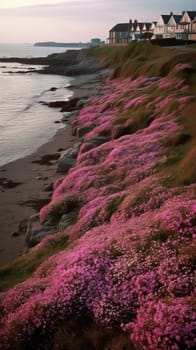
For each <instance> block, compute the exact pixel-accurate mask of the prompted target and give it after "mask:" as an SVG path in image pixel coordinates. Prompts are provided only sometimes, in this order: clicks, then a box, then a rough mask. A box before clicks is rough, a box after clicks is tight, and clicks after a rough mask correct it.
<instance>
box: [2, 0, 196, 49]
mask: <svg viewBox="0 0 196 350" xmlns="http://www.w3.org/2000/svg"><path fill="white" fill-rule="evenodd" d="M183 10H195V11H196V3H195V0H164V1H163V0H0V43H34V42H37V41H57V42H80V41H83V42H87V41H90V40H91V39H92V38H100V39H102V40H106V39H107V37H108V35H109V30H110V29H111V28H112V27H113V26H114V25H115V24H117V23H126V22H128V21H129V20H130V19H132V20H134V19H138V20H140V21H148V22H150V21H157V20H158V18H159V16H160V14H167V13H170V12H171V11H172V12H174V13H175V14H181V13H182V11H183Z"/></svg>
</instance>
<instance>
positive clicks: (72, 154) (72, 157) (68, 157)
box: [57, 142, 81, 174]
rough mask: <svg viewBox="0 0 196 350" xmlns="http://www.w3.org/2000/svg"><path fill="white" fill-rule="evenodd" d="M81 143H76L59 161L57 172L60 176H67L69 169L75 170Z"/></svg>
mask: <svg viewBox="0 0 196 350" xmlns="http://www.w3.org/2000/svg"><path fill="white" fill-rule="evenodd" d="M80 145H81V142H78V143H76V144H75V145H74V146H73V147H71V148H68V149H67V150H66V151H65V152H63V153H62V154H61V157H60V158H59V159H58V161H57V171H58V172H59V173H60V174H66V173H67V172H68V170H69V169H71V168H73V166H74V165H75V163H76V158H77V154H78V151H79V148H80Z"/></svg>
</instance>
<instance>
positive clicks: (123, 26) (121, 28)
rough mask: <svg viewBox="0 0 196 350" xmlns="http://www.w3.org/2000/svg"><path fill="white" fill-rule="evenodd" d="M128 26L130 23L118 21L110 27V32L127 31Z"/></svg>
mask: <svg viewBox="0 0 196 350" xmlns="http://www.w3.org/2000/svg"><path fill="white" fill-rule="evenodd" d="M129 28H130V23H118V24H116V25H115V26H114V27H113V28H112V29H110V32H128V30H129Z"/></svg>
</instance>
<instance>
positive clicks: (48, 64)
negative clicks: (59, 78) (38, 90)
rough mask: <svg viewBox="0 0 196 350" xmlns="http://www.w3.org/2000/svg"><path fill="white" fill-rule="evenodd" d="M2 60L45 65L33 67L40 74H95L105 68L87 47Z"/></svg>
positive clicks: (1, 59) (3, 60)
mask: <svg viewBox="0 0 196 350" xmlns="http://www.w3.org/2000/svg"><path fill="white" fill-rule="evenodd" d="M0 62H2V63H3V62H4V63H8V62H14V63H21V64H28V65H43V66H44V68H43V69H35V70H34V69H33V70H32V72H34V73H36V72H37V73H40V74H60V75H67V76H77V75H84V74H94V73H98V72H100V71H101V70H102V69H103V66H102V65H101V64H99V63H98V62H97V61H96V60H95V59H94V58H92V57H88V55H87V50H86V49H82V50H68V51H66V52H64V53H58V54H51V55H49V56H47V57H32V58H18V57H10V58H9V57H8V58H0ZM23 73H28V72H23Z"/></svg>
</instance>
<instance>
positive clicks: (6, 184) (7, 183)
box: [0, 177, 21, 188]
mask: <svg viewBox="0 0 196 350" xmlns="http://www.w3.org/2000/svg"><path fill="white" fill-rule="evenodd" d="M18 185H21V182H14V181H12V180H8V179H6V178H4V177H3V178H0V186H2V187H3V188H14V187H16V186H18Z"/></svg>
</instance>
